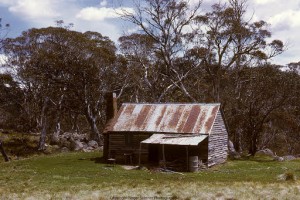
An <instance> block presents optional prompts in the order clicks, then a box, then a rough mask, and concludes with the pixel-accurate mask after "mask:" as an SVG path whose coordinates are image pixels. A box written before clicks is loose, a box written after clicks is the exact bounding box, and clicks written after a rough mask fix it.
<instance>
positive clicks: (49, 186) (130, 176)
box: [0, 152, 300, 199]
mask: <svg viewBox="0 0 300 200" xmlns="http://www.w3.org/2000/svg"><path fill="white" fill-rule="evenodd" d="M100 156H101V155H100V153H97V152H94V153H66V154H57V155H51V156H35V157H32V158H28V159H24V160H18V161H12V162H10V163H4V162H3V161H2V160H1V161H0V199H18V198H19V199H25V198H27V197H32V198H35V199H57V198H59V199H102V198H103V199H106V198H110V197H113V196H123V197H124V196H131V197H136V196H137V197H154V196H159V197H173V198H176V197H177V198H180V199H182V198H186V199H216V198H217V199H226V198H236V199H258V198H261V199H271V198H275V199H297V198H300V182H299V181H279V180H277V177H278V175H280V174H283V173H285V172H291V173H293V174H294V175H296V176H298V177H300V160H295V161H290V162H275V161H270V160H267V159H255V160H241V161H228V162H227V163H226V164H224V165H220V166H216V167H213V168H211V169H209V170H206V171H203V172H199V173H184V175H180V174H166V173H159V172H150V171H147V170H129V171H128V170H124V169H123V168H121V166H115V167H109V166H107V165H105V164H102V163H99V162H98V161H99V158H100Z"/></svg>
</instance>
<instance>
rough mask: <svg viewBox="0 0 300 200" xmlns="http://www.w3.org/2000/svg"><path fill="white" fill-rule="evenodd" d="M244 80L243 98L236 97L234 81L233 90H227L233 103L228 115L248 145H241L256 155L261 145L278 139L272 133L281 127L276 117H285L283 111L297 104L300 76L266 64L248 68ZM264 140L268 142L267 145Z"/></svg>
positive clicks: (236, 130)
mask: <svg viewBox="0 0 300 200" xmlns="http://www.w3.org/2000/svg"><path fill="white" fill-rule="evenodd" d="M233 79H234V77H233ZM240 79H241V83H242V84H241V86H240V88H239V92H238V93H239V96H235V95H234V94H235V93H236V91H235V86H234V81H231V84H233V85H232V87H231V90H227V92H228V93H229V96H231V98H230V101H231V103H230V104H229V105H228V110H227V112H226V115H227V116H228V117H227V120H228V122H229V126H230V128H231V131H232V132H241V133H242V138H243V139H244V140H243V142H244V144H239V143H237V145H243V146H244V147H246V148H247V149H248V153H249V154H251V155H255V153H256V151H257V150H258V149H259V146H261V147H262V146H265V145H266V144H267V143H268V142H270V141H267V140H272V139H273V138H274V135H272V134H273V133H274V134H275V132H274V131H275V127H276V126H277V125H279V124H278V120H277V119H278V117H275V116H276V114H278V112H281V114H282V115H283V116H284V112H282V111H283V110H284V109H286V108H289V107H290V106H291V105H292V104H291V102H294V101H295V98H296V97H295V95H294V94H295V92H296V91H297V88H298V87H299V86H297V87H295V83H297V80H298V81H299V77H298V78H297V75H296V74H295V73H292V72H283V71H281V70H280V68H279V67H278V66H272V65H264V66H260V67H254V68H253V67H247V68H244V69H243V70H242V73H240ZM228 89H229V87H228ZM229 108H230V109H229ZM288 110H289V109H288ZM276 124H277V125H276ZM263 139H267V140H265V141H264V142H265V144H263V143H264V142H263Z"/></svg>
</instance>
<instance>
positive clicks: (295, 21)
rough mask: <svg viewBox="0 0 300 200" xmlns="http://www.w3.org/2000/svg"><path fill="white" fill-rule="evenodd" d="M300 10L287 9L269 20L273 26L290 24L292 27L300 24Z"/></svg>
mask: <svg viewBox="0 0 300 200" xmlns="http://www.w3.org/2000/svg"><path fill="white" fill-rule="evenodd" d="M299 19H300V11H294V10H286V11H284V12H282V13H279V14H275V15H274V16H272V17H271V18H270V19H269V20H268V21H269V22H270V23H271V24H272V26H274V27H276V26H283V25H284V26H289V27H291V28H294V27H298V26H300V20H299Z"/></svg>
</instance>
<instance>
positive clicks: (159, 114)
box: [108, 103, 220, 134]
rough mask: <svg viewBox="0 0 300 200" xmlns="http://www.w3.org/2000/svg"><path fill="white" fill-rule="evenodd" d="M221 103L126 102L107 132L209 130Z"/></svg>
mask: <svg viewBox="0 0 300 200" xmlns="http://www.w3.org/2000/svg"><path fill="white" fill-rule="evenodd" d="M219 108H220V104H128V103H126V104H123V105H122V106H121V108H120V110H119V111H118V113H117V116H116V117H115V118H114V119H113V121H112V122H111V124H110V126H109V128H108V131H115V132H123V131H126V132H156V133H192V134H199V133H202V134H206V133H210V131H211V128H212V125H213V123H214V121H215V118H216V115H217V113H218V111H219Z"/></svg>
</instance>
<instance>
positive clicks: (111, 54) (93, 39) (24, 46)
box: [5, 27, 116, 149]
mask: <svg viewBox="0 0 300 200" xmlns="http://www.w3.org/2000/svg"><path fill="white" fill-rule="evenodd" d="M115 51H116V48H115V46H114V44H113V42H112V41H111V40H110V39H109V38H107V37H104V36H102V35H101V34H100V33H96V32H86V33H80V32H76V31H71V30H69V29H66V28H62V27H55V28H54V27H48V28H42V29H30V30H28V31H25V32H23V34H22V35H21V36H20V37H17V38H15V39H7V40H6V44H5V52H6V55H7V56H8V58H9V63H10V65H11V66H14V67H16V68H17V76H18V80H20V82H21V84H22V88H23V90H24V92H25V99H26V102H28V107H29V110H30V111H31V112H33V111H34V112H35V115H33V114H31V115H30V116H35V118H36V121H37V122H38V123H37V124H38V125H39V127H40V129H41V138H40V144H39V148H40V149H44V144H45V139H46V135H47V132H48V131H49V130H50V129H51V127H50V126H51V123H50V122H49V120H50V119H52V118H54V119H55V120H54V121H55V122H54V123H53V122H52V124H55V126H56V130H55V131H54V132H55V133H56V135H57V134H59V132H60V122H61V120H62V119H61V118H62V116H63V113H64V112H74V113H77V114H80V115H83V116H85V118H86V120H87V122H88V123H89V125H90V130H91V138H92V139H96V140H98V141H100V140H101V138H100V132H99V130H98V127H97V123H98V120H99V113H100V110H101V108H102V106H103V105H102V103H103V94H104V92H106V91H107V90H110V87H111V86H110V84H109V80H108V79H107V78H106V77H107V76H108V74H110V70H112V71H113V67H112V66H113V64H114V61H115V59H116V56H115ZM110 78H113V77H110ZM53 115H54V116H53ZM50 116H51V117H50Z"/></svg>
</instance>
